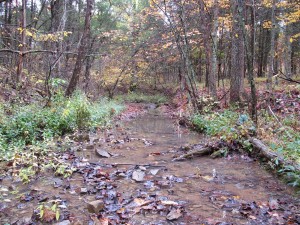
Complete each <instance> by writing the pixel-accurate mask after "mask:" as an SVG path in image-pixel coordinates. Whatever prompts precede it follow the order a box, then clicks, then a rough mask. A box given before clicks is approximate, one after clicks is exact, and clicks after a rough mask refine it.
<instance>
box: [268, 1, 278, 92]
mask: <svg viewBox="0 0 300 225" xmlns="http://www.w3.org/2000/svg"><path fill="white" fill-rule="evenodd" d="M275 5H276V0H273V5H272V12H271V22H272V27H271V40H270V53H269V58H268V77H267V90H269V91H270V92H271V93H272V89H273V85H272V76H273V74H274V55H275Z"/></svg>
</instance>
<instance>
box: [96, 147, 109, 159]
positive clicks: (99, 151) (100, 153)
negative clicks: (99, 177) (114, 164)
mask: <svg viewBox="0 0 300 225" xmlns="http://www.w3.org/2000/svg"><path fill="white" fill-rule="evenodd" d="M95 152H96V154H97V155H98V156H100V157H104V158H110V157H111V155H110V154H109V153H108V152H107V151H105V150H103V149H96V150H95Z"/></svg>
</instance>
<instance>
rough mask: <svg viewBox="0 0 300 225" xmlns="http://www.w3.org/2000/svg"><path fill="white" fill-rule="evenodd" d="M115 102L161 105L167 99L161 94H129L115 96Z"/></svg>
mask: <svg viewBox="0 0 300 225" xmlns="http://www.w3.org/2000/svg"><path fill="white" fill-rule="evenodd" d="M116 99H117V100H120V101H125V102H134V103H155V104H163V103H166V102H167V101H168V98H167V97H166V96H165V95H162V94H144V93H139V92H129V93H128V94H124V95H118V96H116Z"/></svg>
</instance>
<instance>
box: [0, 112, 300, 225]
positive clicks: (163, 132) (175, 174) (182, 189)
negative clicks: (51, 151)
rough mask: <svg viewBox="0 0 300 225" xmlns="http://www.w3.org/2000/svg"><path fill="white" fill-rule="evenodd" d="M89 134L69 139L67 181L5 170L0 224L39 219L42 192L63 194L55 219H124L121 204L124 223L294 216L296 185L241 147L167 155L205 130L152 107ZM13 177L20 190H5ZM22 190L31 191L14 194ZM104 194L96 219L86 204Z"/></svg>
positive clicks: (290, 219)
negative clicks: (219, 153) (23, 177)
mask: <svg viewBox="0 0 300 225" xmlns="http://www.w3.org/2000/svg"><path fill="white" fill-rule="evenodd" d="M88 139H89V140H87V141H82V142H80V141H77V142H76V141H75V142H74V143H73V144H72V145H71V146H70V147H71V152H74V157H73V158H74V159H73V161H72V163H73V165H74V166H76V167H77V168H78V170H77V172H75V173H74V174H73V175H72V176H71V177H70V178H68V179H67V181H65V179H62V178H61V177H54V176H53V175H48V176H47V175H43V176H40V177H39V178H38V179H36V180H35V181H32V182H31V183H29V184H27V185H21V184H20V182H15V183H14V182H13V181H12V180H11V179H6V178H4V179H3V180H2V181H1V182H0V194H1V195H2V199H1V201H2V200H3V201H2V203H0V224H5V223H7V224H13V223H15V224H31V223H33V224H45V222H40V221H38V220H34V219H33V214H34V213H33V211H34V209H35V208H36V207H37V205H38V204H39V203H40V202H43V201H44V199H43V198H46V197H45V196H47V200H48V199H57V198H59V199H61V200H62V202H64V207H62V211H65V213H61V214H62V215H61V216H62V217H63V218H62V219H61V220H64V221H70V222H71V224H125V222H122V221H125V220H118V219H116V215H119V214H122V213H124V215H125V214H126V213H125V211H126V210H128V218H127V219H126V223H127V224H223V225H225V224H299V223H298V222H299V221H300V212H299V198H298V197H299V196H298V197H297V194H296V191H295V190H294V189H291V188H289V187H288V186H286V185H285V184H284V183H282V182H281V181H279V180H278V179H276V178H275V177H274V175H272V174H270V173H269V172H267V171H266V170H265V169H264V168H263V167H262V166H261V165H260V164H259V163H258V162H256V161H253V160H252V159H250V158H249V157H248V156H246V155H242V154H236V155H231V156H227V157H226V158H217V159H212V158H210V157H195V158H193V159H189V160H185V161H179V162H177V161H176V162H174V161H172V159H173V158H174V156H175V155H177V156H178V155H180V154H182V153H183V150H181V147H182V146H186V145H193V144H197V143H199V142H202V143H203V142H204V143H205V141H206V137H205V136H202V135H199V134H197V133H193V132H191V131H188V130H187V129H185V128H181V127H179V126H177V125H176V123H175V121H174V120H173V119H171V118H168V117H167V116H164V115H162V114H161V113H160V112H158V111H155V110H153V111H150V112H149V113H147V114H145V115H143V116H140V117H137V118H136V119H134V120H131V121H125V122H124V121H123V122H118V123H117V124H116V125H115V126H114V128H113V129H111V130H109V131H105V132H97V133H93V134H90V135H89V138H88ZM96 151H98V153H96ZM70 154H71V153H70ZM72 154H73V153H72ZM91 168H92V169H95V168H96V169H98V171H101V173H100V175H99V174H98V175H97V176H96V178H97V180H95V179H96V178H95V176H94V173H91V172H87V171H91V170H92V169H91ZM134 173H135V175H133V174H134ZM101 176H102V177H101ZM103 177H106V178H105V179H103ZM66 183H67V185H66ZM12 184H13V185H15V186H16V187H17V190H18V195H16V194H13V193H11V192H6V193H5V190H6V189H5V187H9V186H11V185H12ZM101 185H102V187H101ZM1 187H2V189H1ZM1 190H2V192H1ZM6 191H7V190H6ZM28 193H29V195H28V196H32V199H30V200H29V201H23V202H22V201H20V196H22V195H24V194H28ZM104 195H105V196H106V198H107V196H110V195H112V197H111V198H110V199H111V200H112V201H110V202H109V201H107V200H106V201H105V202H106V206H105V209H104V212H103V213H102V214H101V213H100V214H101V216H99V215H100V214H98V218H99V219H100V220H99V221H100V222H98V220H97V222H95V219H93V220H92V219H91V218H92V217H91V214H89V212H88V211H87V209H86V204H87V203H88V202H90V201H94V200H95V199H101V198H102V199H103V198H104V197H103V196H104ZM16 196H17V197H16ZM41 196H43V197H41ZM4 199H12V200H11V202H9V201H4ZM116 199H118V200H116ZM121 199H122V200H121ZM147 200H150V202H151V203H147ZM126 201H127V202H126ZM141 201H142V202H143V203H140V202H141ZM120 202H122V203H120ZM124 202H125V203H124ZM133 202H135V205H132V204H133ZM127 203H128V204H127ZM130 204H131V206H130V207H129V206H128V205H130ZM1 207H2V208H1ZM174 209H175V211H174ZM172 210H173V212H172V213H173V214H172V213H171V214H172V215H170V211H172ZM124 217H125V216H124ZM30 218H31V220H30ZM94 218H95V217H94ZM101 218H102V220H101ZM103 218H108V220H105V221H104V220H103ZM298 219H299V220H298ZM297 220H298V221H297ZM32 221H33V222H32ZM107 221H110V222H109V223H108V222H107ZM118 221H119V222H118ZM54 223H58V222H52V224H54ZM50 224H51V222H50ZM65 224H68V223H67V222H66V223H65Z"/></svg>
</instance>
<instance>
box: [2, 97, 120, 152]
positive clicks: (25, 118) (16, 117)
mask: <svg viewBox="0 0 300 225" xmlns="http://www.w3.org/2000/svg"><path fill="white" fill-rule="evenodd" d="M122 109H123V106H122V105H120V104H118V103H116V102H113V101H108V100H106V99H101V100H99V101H97V102H93V103H92V102H90V101H89V100H88V98H87V97H86V96H85V95H84V94H83V93H80V92H77V93H75V94H74V95H73V96H72V97H71V98H65V97H64V96H63V95H57V96H55V97H54V99H53V102H52V103H51V106H50V107H45V108H43V107H41V105H40V104H38V103H32V104H29V105H13V106H7V105H3V104H2V105H1V107H0V114H1V115H0V116H1V119H0V148H1V149H0V154H1V155H0V157H5V156H6V155H7V154H10V155H11V154H12V153H13V152H15V151H17V150H21V149H23V148H24V147H25V146H26V145H36V144H38V143H41V142H45V141H49V140H51V139H53V138H54V137H58V136H62V135H64V134H66V133H71V132H74V131H75V130H82V129H93V128H96V127H99V126H106V125H107V124H108V123H109V121H110V119H111V118H112V117H113V115H114V114H117V113H119V112H120V111H121V110H122Z"/></svg>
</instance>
